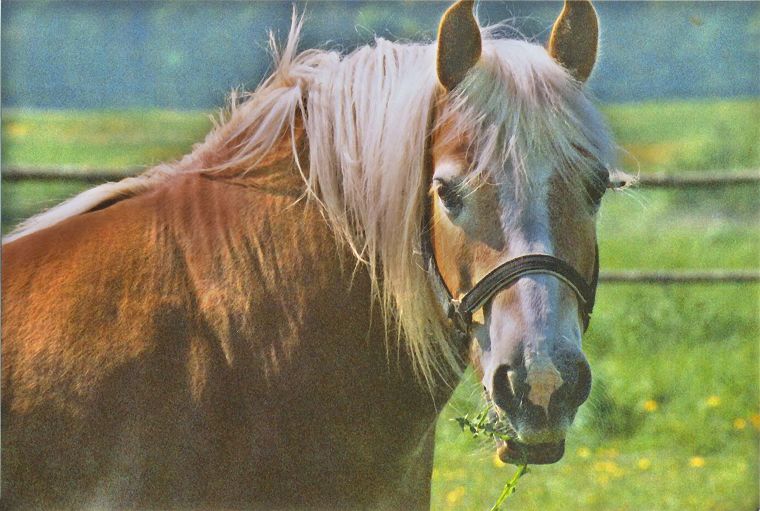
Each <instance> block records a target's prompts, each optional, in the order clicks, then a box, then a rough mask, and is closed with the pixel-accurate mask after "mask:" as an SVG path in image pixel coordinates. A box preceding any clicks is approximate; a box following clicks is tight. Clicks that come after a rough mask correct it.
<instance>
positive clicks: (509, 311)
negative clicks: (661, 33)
mask: <svg viewBox="0 0 760 511" xmlns="http://www.w3.org/2000/svg"><path fill="white" fill-rule="evenodd" d="M473 11H474V5H473V1H467V0H461V1H459V2H457V3H455V4H454V5H452V6H451V7H450V8H449V9H448V10H447V11H446V13H445V14H444V15H443V17H442V19H441V22H440V26H439V30H438V37H437V41H436V42H434V43H433V44H424V43H393V42H388V41H386V40H383V39H381V38H377V39H376V40H375V42H374V44H372V45H368V46H364V47H360V48H358V49H356V50H354V51H352V52H350V53H344V54H341V53H339V52H336V51H330V50H313V49H312V50H306V51H302V52H298V51H297V45H298V37H299V32H300V30H301V26H302V24H303V18H299V17H298V16H296V15H295V14H294V16H293V21H292V23H291V29H290V33H289V37H288V39H287V42H286V43H285V44H284V45H283V46H278V45H277V44H274V43H273V44H272V50H273V55H274V59H275V65H274V70H273V72H272V73H271V75H270V76H269V77H268V78H266V79H265V80H264V81H263V82H262V83H261V84H260V85H259V87H258V88H257V89H256V90H255V91H254V92H252V93H250V94H247V95H242V96H234V95H233V98H232V99H231V101H230V104H229V107H228V108H227V109H226V110H225V111H224V112H223V113H222V115H221V117H220V119H219V120H218V121H217V122H216V124H215V126H214V127H213V129H212V130H211V131H210V133H209V134H208V135H207V136H206V138H205V140H204V141H203V142H202V143H199V144H197V145H195V146H194V147H193V149H192V151H191V152H190V153H189V154H188V155H186V156H184V157H183V158H181V159H179V160H177V161H175V162H171V163H166V164H161V165H158V166H156V167H153V168H151V169H149V170H147V171H145V172H144V173H142V174H141V175H138V176H136V177H131V178H126V179H124V180H121V181H118V182H113V183H106V184H103V185H100V186H97V187H95V188H93V189H90V190H88V191H85V192H83V193H81V194H80V195H78V196H76V197H74V198H72V199H70V200H68V201H66V202H64V203H62V204H61V205H59V206H57V207H54V208H52V209H51V210H49V211H46V212H43V213H41V214H39V215H38V216H35V217H32V218H31V219H29V220H27V221H25V222H23V223H22V224H21V225H20V226H19V227H18V228H17V229H16V230H15V231H14V232H12V233H11V234H10V235H9V236H7V237H6V238H5V240H4V246H3V260H2V262H3V272H2V306H3V308H2V339H3V345H2V390H3V392H2V456H3V460H2V461H3V467H2V469H3V470H2V504H3V507H4V508H6V509H26V508H35V509H37V508H51V507H52V508H56V509H65V508H76V509H82V508H89V507H98V508H136V509H154V508H167V509H170V508H171V509H173V508H204V509H207V508H213V509H218V508H227V509H238V508H245V509H266V510H271V509H312V510H313V509H428V508H429V505H430V480H431V472H432V463H433V446H434V430H435V422H436V418H437V416H438V414H439V411H440V410H441V408H442V406H444V405H445V403H446V402H447V400H448V398H449V397H450V395H451V394H452V392H453V389H454V387H455V386H456V384H457V382H458V381H459V379H460V378H461V376H462V373H463V370H464V369H465V368H466V366H467V365H468V364H470V363H472V365H473V366H474V367H475V369H476V372H477V374H478V376H479V377H480V378H481V380H482V383H483V386H484V389H485V394H486V397H487V399H488V400H489V401H491V402H492V403H493V409H494V413H493V414H492V415H491V416H490V418H489V420H491V421H493V422H494V424H499V425H500V426H499V427H504V428H507V430H508V431H509V434H510V436H511V439H510V440H508V441H501V442H500V443H499V444H498V445H496V446H495V448H496V449H497V452H498V454H499V456H500V457H501V459H502V460H504V461H505V462H510V463H552V462H555V461H557V460H558V459H559V458H561V456H562V455H563V451H564V438H565V434H566V432H567V430H568V428H569V427H570V425H571V423H572V421H573V418H574V415H575V413H576V411H577V409H578V407H579V406H580V405H581V404H582V403H583V402H584V400H586V398H587V396H588V394H589V388H590V385H591V372H590V368H589V364H588V362H587V360H586V358H585V356H584V354H583V351H582V346H581V337H582V333H583V330H584V329H585V326H587V323H588V319H589V315H590V313H591V309H592V306H593V299H594V291H595V287H596V273H597V272H598V253H597V249H596V234H595V216H596V213H597V210H598V208H599V206H600V202H601V199H602V196H603V194H604V193H605V190H606V189H608V188H612V187H615V186H616V180H615V179H614V171H612V170H611V169H612V164H613V161H614V152H615V148H614V144H613V142H612V138H611V136H610V134H609V131H608V129H607V128H606V127H605V123H604V121H603V119H602V117H601V115H600V114H599V113H598V112H597V110H596V109H595V108H594V107H593V105H592V103H591V101H590V100H589V99H588V97H587V93H586V92H585V89H584V87H583V84H584V83H585V81H586V80H587V78H588V76H589V74H590V73H591V71H592V68H593V65H594V62H595V60H596V51H597V40H598V25H597V23H598V22H597V16H596V13H595V11H594V8H593V7H592V6H591V4H590V3H588V2H585V1H579V2H566V3H565V5H564V8H563V10H562V13H561V14H560V15H559V17H558V18H557V20H556V22H555V23H554V26H553V28H552V33H551V38H550V40H549V43H548V46H547V47H546V48H544V47H542V46H540V45H538V44H535V43H531V42H527V41H522V40H511V39H505V38H500V37H499V36H498V30H496V29H494V28H493V27H491V28H488V27H487V28H481V27H480V26H479V24H478V22H477V19H476V16H475V14H474V12H473Z"/></svg>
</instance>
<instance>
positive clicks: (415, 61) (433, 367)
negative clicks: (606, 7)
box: [4, 17, 612, 382]
mask: <svg viewBox="0 0 760 511" xmlns="http://www.w3.org/2000/svg"><path fill="white" fill-rule="evenodd" d="M301 22H302V20H297V19H296V18H295V17H294V19H293V23H292V25H291V30H290V35H289V38H288V41H287V44H286V45H285V46H284V48H282V49H281V51H280V50H278V48H277V46H276V45H275V44H272V48H273V53H274V57H275V69H274V72H273V73H272V74H271V75H270V76H269V78H267V79H266V80H265V81H264V82H263V83H262V84H261V85H260V86H259V87H258V88H257V90H256V91H255V92H253V93H251V94H250V95H247V96H245V97H244V98H242V99H243V100H242V101H239V100H238V98H235V97H233V100H232V101H231V103H230V107H229V109H228V111H227V112H226V113H225V114H223V115H222V116H221V118H220V120H219V122H218V123H217V124H216V126H215V128H214V129H213V130H212V131H211V133H210V134H209V135H208V136H207V137H206V140H205V141H204V142H203V143H202V144H198V145H197V146H196V147H194V149H193V151H192V152H191V153H190V154H188V155H187V156H185V157H184V158H182V159H181V160H179V161H177V162H174V163H171V164H164V165H160V166H158V167H155V168H153V169H150V170H148V171H146V172H145V173H144V174H142V175H140V176H138V177H134V178H128V179H125V180H122V181H120V182H118V183H107V184H104V185H101V186H98V187H96V188H93V189H91V190H89V191H86V192H84V193H82V194H80V195H78V196H76V197H74V198H72V199H71V200H69V201H66V202H64V203H63V204H61V205H59V206H57V207H55V208H53V209H51V210H49V211H47V212H44V213H42V214H40V215H37V216H35V217H33V218H31V219H29V220H27V221H25V222H24V223H22V224H21V225H20V226H19V227H18V228H17V229H16V230H15V231H14V232H13V233H12V234H11V235H10V236H8V237H6V238H5V240H4V241H5V242H9V241H12V240H15V239H18V238H21V237H23V236H26V235H28V234H31V233H33V232H36V231H39V230H42V229H45V228H46V227H49V226H52V225H55V224H56V223H58V222H61V221H62V220H64V219H66V218H69V217H72V216H75V215H78V214H82V213H84V212H87V211H90V210H92V209H94V208H96V207H97V206H98V205H99V204H102V203H104V202H108V201H112V200H118V198H120V197H129V196H134V195H137V194H139V193H142V192H144V191H145V190H149V189H151V188H152V187H154V186H156V185H157V184H160V183H164V182H166V181H167V180H168V179H170V178H171V177H172V176H174V175H177V174H179V173H186V172H204V173H223V174H224V175H227V174H228V173H230V172H237V173H241V174H244V173H253V172H255V171H256V168H257V165H258V164H259V163H260V162H261V161H262V160H263V159H264V158H265V157H266V156H267V154H268V153H269V152H270V151H271V150H272V148H273V147H274V146H275V144H277V143H278V141H280V140H282V138H283V135H284V134H287V133H288V132H290V134H291V137H290V138H289V140H290V141H291V142H292V144H293V147H292V151H293V156H294V159H295V162H296V167H297V168H298V169H299V171H300V173H301V176H302V178H303V182H304V184H305V195H306V197H307V198H308V199H310V200H313V201H315V202H317V203H318V204H319V206H320V207H321V208H322V211H323V213H324V215H325V217H326V218H327V219H328V221H329V223H330V225H331V226H332V228H333V230H334V232H335V234H336V236H337V238H338V239H339V240H340V241H342V242H344V243H345V244H347V246H348V247H350V249H351V251H352V252H353V254H354V255H355V256H356V258H357V261H360V262H361V263H362V264H364V265H366V267H367V268H368V270H369V274H370V276H371V278H372V282H373V285H374V290H375V295H376V297H377V299H378V300H379V303H380V304H381V306H382V309H383V311H384V312H385V317H386V320H387V321H388V324H396V325H397V326H398V328H397V331H398V338H399V339H405V341H406V345H407V348H408V349H409V352H410V353H411V355H412V358H413V359H414V360H415V362H416V366H417V367H418V369H419V371H420V374H421V375H422V377H423V378H424V379H425V380H426V381H428V382H431V381H432V380H433V379H435V378H436V376H437V375H444V374H450V371H451V370H452V369H454V370H455V371H459V370H460V369H459V368H460V367H461V366H462V361H461V360H460V359H459V355H458V352H459V350H458V348H457V347H456V346H453V345H452V344H451V342H450V340H449V337H448V334H447V327H446V322H445V321H444V319H445V318H443V314H442V311H441V310H440V307H439V306H438V305H437V302H436V301H435V298H434V296H433V294H432V291H431V289H430V286H429V284H428V276H427V274H426V272H425V270H424V269H423V262H422V258H421V254H420V251H421V250H420V238H421V229H422V225H421V218H422V215H423V208H424V204H425V202H424V201H425V200H427V192H428V190H427V187H428V183H427V182H426V178H427V177H428V176H426V148H427V143H428V137H429V134H430V130H431V128H432V126H431V125H430V124H431V121H432V120H433V117H434V113H435V112H434V109H435V103H436V99H438V98H439V97H440V95H441V94H443V92H442V89H441V87H440V85H439V84H438V81H437V78H436V73H435V51H436V50H435V45H431V44H400V43H391V42H388V41H386V40H383V39H377V40H376V41H375V44H374V45H373V46H365V47H362V48H359V49H357V50H356V51H354V52H352V53H350V54H348V55H341V54H339V53H337V52H334V51H323V50H307V51H304V52H301V53H297V44H298V37H299V32H300V29H301ZM483 35H484V45H483V51H484V53H483V56H482V58H481V61H480V62H479V63H478V65H477V66H476V68H475V69H473V70H472V71H471V73H470V75H469V76H468V78H467V79H466V80H465V81H464V82H463V83H462V84H461V86H460V87H458V88H457V89H455V90H454V91H453V92H452V93H450V98H449V101H448V104H449V105H450V108H449V109H448V111H450V112H458V113H459V114H460V115H458V118H459V119H462V121H461V122H464V123H465V124H467V126H466V129H470V130H473V131H474V132H475V133H477V134H478V136H477V137H475V138H476V140H477V147H476V149H477V153H476V154H478V155H479V156H480V157H479V158H478V160H477V161H478V162H479V163H478V167H477V168H476V169H474V174H483V173H488V174H489V177H494V178H498V179H503V178H504V176H503V175H499V174H498V169H504V168H511V169H513V171H514V173H515V176H516V179H518V180H523V181H525V182H529V177H530V173H529V171H528V169H527V168H526V163H525V162H526V161H527V155H528V154H535V153H536V152H538V153H539V154H542V156H543V157H544V158H548V161H554V162H557V164H558V168H563V169H567V168H581V167H583V166H584V165H583V164H584V163H588V161H587V160H589V159H592V160H597V161H600V162H607V161H610V160H611V158H612V144H611V142H610V139H609V137H608V135H607V131H606V129H605V127H604V124H603V122H602V121H601V119H600V118H599V115H598V114H597V113H596V111H595V110H594V109H593V107H592V106H591V104H590V102H589V101H588V99H587V98H586V97H585V96H584V94H583V93H582V92H581V89H580V86H579V84H577V83H576V82H574V81H573V80H572V78H570V76H569V75H568V74H567V73H566V72H565V71H564V70H563V69H562V68H561V67H560V66H559V65H558V64H556V63H555V62H554V61H553V60H552V59H551V58H550V57H549V56H548V55H547V53H546V51H545V50H544V49H543V48H541V47H539V46H536V45H533V44H530V43H527V42H524V41H515V40H499V39H495V38H494V37H493V36H492V35H491V31H490V30H489V29H484V31H483ZM461 114H464V115H461ZM299 129H303V130H304V131H305V140H306V141H307V147H308V153H307V154H308V162H306V161H300V160H299V157H298V155H299V154H306V153H304V152H302V153H298V151H297V147H296V136H295V132H296V130H299ZM579 148H582V150H579ZM220 151H221V152H223V153H224V155H225V158H224V161H217V160H218V156H216V159H215V155H218V154H220ZM567 175H568V179H571V176H570V173H568V174H567Z"/></svg>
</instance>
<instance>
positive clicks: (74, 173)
mask: <svg viewBox="0 0 760 511" xmlns="http://www.w3.org/2000/svg"><path fill="white" fill-rule="evenodd" d="M142 170H144V169H143V168H142V167H135V168H127V169H90V170H83V169H73V168H72V169H67V168H63V169H52V168H51V169H38V168H23V167H7V168H4V169H3V170H2V179H3V181H10V182H12V181H26V180H29V181H55V180H59V179H66V180H71V181H81V182H83V183H102V182H105V181H113V180H116V179H122V178H125V177H129V176H134V175H137V174H139V173H140V172H141V171H142ZM751 184H760V169H753V170H745V171H739V172H737V171H729V170H727V171H725V172H715V171H711V172H679V173H673V174H671V173H668V174H665V173H652V174H641V175H639V176H638V179H637V182H636V186H637V187H641V188H716V187H721V186H741V185H751Z"/></svg>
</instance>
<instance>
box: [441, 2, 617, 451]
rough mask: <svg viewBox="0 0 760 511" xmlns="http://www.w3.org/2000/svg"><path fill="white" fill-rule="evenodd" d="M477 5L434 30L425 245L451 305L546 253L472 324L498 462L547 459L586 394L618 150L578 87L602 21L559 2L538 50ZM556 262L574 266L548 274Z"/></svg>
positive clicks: (559, 446)
mask: <svg viewBox="0 0 760 511" xmlns="http://www.w3.org/2000/svg"><path fill="white" fill-rule="evenodd" d="M472 3H473V2H466V1H461V2H458V3H457V4H455V5H454V6H453V7H451V8H450V9H449V10H448V11H447V13H446V14H445V15H444V17H443V19H442V22H441V26H440V30H439V37H438V50H437V51H438V56H437V70H438V79H439V81H440V83H441V85H442V92H441V94H440V97H439V99H438V103H437V109H436V116H435V125H434V131H433V137H432V142H431V152H432V176H431V182H430V190H431V200H432V204H433V206H432V213H431V215H432V228H431V232H432V250H433V253H434V256H435V260H436V261H437V265H438V268H439V271H440V275H441V277H442V279H443V281H444V282H445V284H446V287H447V288H448V290H449V291H450V293H451V294H452V295H453V297H454V298H457V297H461V296H463V295H465V294H466V293H467V292H468V291H470V290H471V289H472V288H473V287H475V286H478V283H479V282H480V281H481V280H482V279H483V277H484V276H486V275H487V274H489V272H491V271H492V270H494V269H495V268H497V267H499V266H500V265H502V264H504V263H505V262H507V261H511V260H513V259H515V258H519V257H521V256H524V255H528V254H545V255H549V256H552V258H547V260H548V262H547V264H545V265H541V264H539V266H541V267H539V268H533V270H529V271H528V270H526V271H524V272H522V273H520V275H519V276H518V277H517V278H516V279H514V280H513V281H512V282H510V283H508V284H507V283H504V284H501V285H499V286H498V291H496V292H493V293H490V294H488V293H487V296H486V298H487V299H484V300H483V301H482V306H478V307H477V310H476V311H475V312H474V314H473V317H472V321H471V322H469V321H468V323H469V325H468V328H469V333H470V334H471V335H472V337H474V339H475V340H476V341H477V342H476V343H473V345H474V349H473V352H474V354H473V360H474V362H475V365H476V367H478V369H480V371H479V372H480V374H482V378H483V380H482V382H483V386H484V387H485V390H486V392H487V394H488V397H489V398H490V399H491V400H492V401H493V403H495V404H496V405H497V409H498V410H499V415H500V416H501V417H502V418H503V419H505V420H506V422H508V426H509V429H510V432H511V434H512V436H513V437H514V440H513V441H510V442H509V443H505V444H504V445H503V446H501V448H500V451H499V452H500V456H501V458H502V460H504V461H511V462H516V461H519V460H524V461H527V462H530V463H551V462H554V461H557V460H558V459H559V458H560V457H561V456H562V454H563V451H564V438H565V434H566V431H567V429H568V427H569V426H570V424H571V422H572V420H573V418H574V416H575V414H576V411H577V409H578V407H579V406H580V405H581V404H582V403H583V402H584V401H585V400H586V399H587V398H588V395H589V391H590V388H591V371H590V368H589V364H588V361H587V360H586V357H585V356H584V354H583V351H582V347H581V336H582V334H583V331H584V326H585V324H584V323H585V322H586V321H587V319H588V316H587V314H586V313H587V312H588V309H589V307H588V305H589V304H588V303H587V302H589V301H591V302H592V303H593V291H594V288H595V282H596V272H597V269H598V268H597V250H596V231H595V215H596V212H597V209H598V207H599V204H600V201H601V198H602V195H603V194H604V192H605V189H606V188H608V187H609V186H610V176H609V173H608V170H607V168H608V166H607V164H608V162H609V160H610V159H611V158H612V156H611V153H612V152H613V151H612V149H611V147H612V145H611V143H610V141H609V138H608V136H607V131H606V129H605V128H604V124H603V122H602V121H601V120H600V118H599V115H598V113H597V112H596V111H595V110H594V108H593V107H592V105H591V104H590V102H589V101H588V100H587V99H586V97H585V96H584V94H583V91H582V86H583V82H584V81H585V80H586V78H587V77H588V75H589V74H590V73H591V69H592V67H593V64H594V60H595V58H596V45H597V18H596V13H595V11H594V9H593V7H591V5H590V4H589V3H587V2H566V5H565V9H564V11H563V12H562V14H561V15H560V17H559V19H558V20H557V22H556V23H555V25H554V29H553V31H552V36H551V40H550V42H549V48H548V50H546V49H544V48H541V47H539V46H536V45H533V44H528V43H525V42H522V41H511V40H494V39H491V38H490V37H489V36H488V34H487V33H486V35H485V37H483V38H481V29H480V28H479V27H478V24H477V21H476V20H475V18H474V15H473V12H472ZM557 260H560V261H559V262H557ZM534 262H535V261H534ZM562 263H564V264H565V267H566V268H570V269H569V270H568V269H565V270H564V271H559V270H557V271H552V267H553V266H556V265H561V264H562ZM528 266H530V265H528ZM515 268H516V270H520V269H521V268H522V269H526V268H527V267H522V266H520V265H518V266H516V267H515ZM555 270H556V268H555ZM571 274H574V275H571ZM579 281H580V282H579ZM576 284H577V285H576ZM585 284H587V288H586V289H585V292H584V290H579V289H578V287H583V285H585ZM589 295H590V296H589ZM468 319H469V318H468Z"/></svg>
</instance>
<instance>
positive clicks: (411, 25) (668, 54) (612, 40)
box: [2, 0, 760, 109]
mask: <svg viewBox="0 0 760 511" xmlns="http://www.w3.org/2000/svg"><path fill="white" fill-rule="evenodd" d="M292 5H293V4H292V3H291V2H231V1H214V2H200V1H198V2H176V1H175V2H166V1H163V2H148V1H140V2H126V1H117V2H106V1H100V2H89V1H80V2H74V1H31V0H25V1H4V2H3V5H2V104H3V105H4V106H28V107H39V108H123V107H163V108H178V109H188V108H193V109H207V108H210V107H213V106H218V105H220V104H221V103H222V101H223V99H224V96H225V95H226V94H227V92H228V91H229V90H230V89H231V88H232V87H236V86H242V87H245V88H253V87H254V86H255V85H256V84H257V83H258V81H259V80H260V79H261V77H262V76H263V75H264V74H265V73H266V72H267V70H268V69H269V66H270V62H271V60H270V58H269V56H268V55H267V51H266V39H267V30H268V29H270V28H271V29H273V30H274V31H275V33H276V34H279V38H280V40H283V39H284V38H285V36H286V35H287V27H288V25H289V22H290V14H291V10H292ZM447 5H448V4H447V3H440V2H421V1H403V2H385V1H360V0H357V1H350V2H343V1H341V2H339V1H313V0H312V1H311V2H309V3H307V4H304V3H302V2H297V8H298V9H299V11H303V10H304V8H305V9H306V12H307V22H306V25H305V29H304V34H303V38H302V43H301V47H302V48H305V47H313V46H319V47H325V48H341V49H344V50H350V49H351V48H353V47H355V46H356V45H358V44H364V43H367V42H370V41H371V40H372V38H373V37H374V35H375V34H377V35H379V36H382V37H385V38H388V39H404V40H426V41H431V40H433V38H434V37H435V30H436V26H437V23H438V20H439V18H440V15H441V13H442V12H443V11H444V10H445V8H446V7H447ZM560 9H561V3H559V2H500V1H499V2H495V1H493V2H481V3H480V6H479V17H480V20H481V23H483V24H487V23H494V22H498V21H502V20H505V19H509V18H511V19H513V21H512V26H513V27H514V30H513V34H514V35H515V36H516V35H517V34H522V36H524V37H528V38H533V39H536V40H539V41H542V42H543V41H545V40H546V38H547V37H548V29H549V27H550V25H551V23H552V21H553V19H554V18H555V17H556V15H557V14H558V13H559V11H560ZM597 9H598V11H599V16H600V18H601V24H602V34H601V39H602V43H601V45H602V46H601V59H600V61H599V65H598V67H597V69H596V71H595V73H594V75H593V76H592V79H591V82H590V86H591V89H592V90H593V92H594V94H595V95H596V96H597V97H598V98H599V99H601V100H603V101H628V100H641V99H657V98H692V97H730V96H756V95H758V94H760V3H758V2H651V3H649V2H647V3H645V2H607V3H598V4H597Z"/></svg>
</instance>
